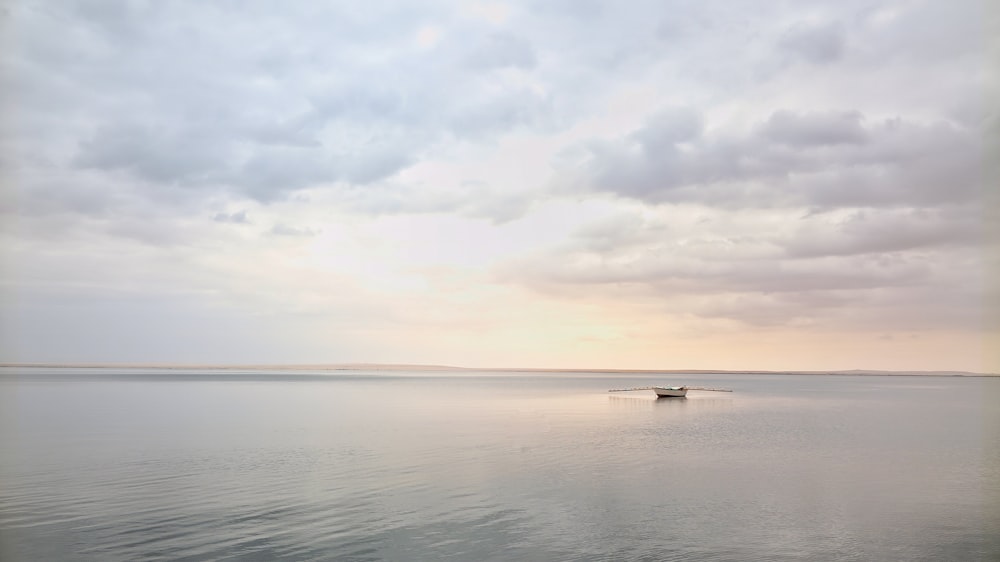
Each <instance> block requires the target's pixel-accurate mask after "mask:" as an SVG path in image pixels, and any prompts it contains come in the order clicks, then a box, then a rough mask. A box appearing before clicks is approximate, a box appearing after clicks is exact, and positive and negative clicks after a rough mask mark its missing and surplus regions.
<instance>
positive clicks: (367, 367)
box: [0, 363, 1000, 377]
mask: <svg viewBox="0 0 1000 562" xmlns="http://www.w3.org/2000/svg"><path fill="white" fill-rule="evenodd" d="M12 367H13V368H16V367H27V368H47V369H164V370H205V371H479V372H497V373H499V372H503V373H623V374H624V373H650V374H655V373H664V374H704V375H837V376H882V377H886V376H909V377H912V376H924V377H1000V373H973V372H969V371H884V370H874V369H849V370H832V371H807V370H793V371H768V370H758V369H753V370H729V369H595V368H580V369H540V368H531V367H456V366H452V365H408V364H399V363H329V364H327V363H324V364H290V365H289V364H273V365H264V364H253V365H237V364H232V365H229V364H193V363H192V364H180V363H178V364H168V363H72V364H70V363H0V368H12Z"/></svg>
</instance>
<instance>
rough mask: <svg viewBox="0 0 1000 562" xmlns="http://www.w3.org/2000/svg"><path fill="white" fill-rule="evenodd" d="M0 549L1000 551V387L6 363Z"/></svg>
mask: <svg viewBox="0 0 1000 562" xmlns="http://www.w3.org/2000/svg"><path fill="white" fill-rule="evenodd" d="M661 383H662V384H685V383H687V384H697V385H703V386H723V387H727V388H732V389H734V390H735V392H733V393H732V394H723V393H710V392H704V393H695V392H692V393H691V394H690V395H689V397H688V398H687V399H663V400H656V399H654V398H653V397H652V395H651V394H648V395H647V394H646V393H637V394H632V395H622V394H608V393H607V392H606V390H607V389H609V388H620V387H622V386H646V385H650V384H661ZM0 559H2V560H5V561H7V560H10V561H15V560H94V561H112V560H437V559H455V560H512V559H520V560H802V559H819V560H1000V379H987V378H922V377H837V376H780V375H690V376H677V375H666V376H664V375H656V376H653V375H648V374H615V375H607V374H587V373H575V374H535V373H532V374H527V375H525V374H523V373H522V374H518V373H502V374H498V373H477V372H470V373H434V372H412V373H406V372H377V373H368V372H365V373H362V372H336V373H332V374H331V373H305V372H285V373H282V372H268V373H263V372H232V371H229V372H211V371H203V372H198V371H138V370H83V369H75V370H67V369H60V370H45V369H30V370H29V369H6V370H0Z"/></svg>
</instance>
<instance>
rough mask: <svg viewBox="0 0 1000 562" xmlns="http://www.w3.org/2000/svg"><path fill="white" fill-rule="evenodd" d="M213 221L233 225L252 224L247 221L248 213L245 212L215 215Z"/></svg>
mask: <svg viewBox="0 0 1000 562" xmlns="http://www.w3.org/2000/svg"><path fill="white" fill-rule="evenodd" d="M212 220H214V221H215V222H224V223H231V224H249V222H250V221H249V220H247V212H246V211H245V210H243V211H237V212H235V213H215V214H214V215H212Z"/></svg>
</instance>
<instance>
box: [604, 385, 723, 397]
mask: <svg viewBox="0 0 1000 562" xmlns="http://www.w3.org/2000/svg"><path fill="white" fill-rule="evenodd" d="M633 390H652V391H653V392H655V393H656V397H657V398H684V397H686V396H687V393H688V391H689V390H710V391H713V392H732V390H729V389H728V388H706V387H704V386H641V387H639V388H612V389H611V390H609V391H608V392H631V391H633Z"/></svg>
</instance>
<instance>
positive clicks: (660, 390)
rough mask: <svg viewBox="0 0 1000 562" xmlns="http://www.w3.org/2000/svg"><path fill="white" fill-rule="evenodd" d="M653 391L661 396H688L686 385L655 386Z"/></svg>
mask: <svg viewBox="0 0 1000 562" xmlns="http://www.w3.org/2000/svg"><path fill="white" fill-rule="evenodd" d="M653 392H655V393H656V395H657V396H658V397H660V398H684V397H685V396H687V393H688V389H686V388H684V387H676V386H672V387H661V386H654V387H653Z"/></svg>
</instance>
